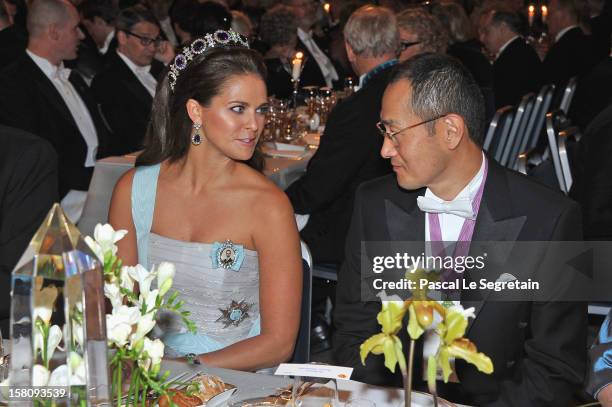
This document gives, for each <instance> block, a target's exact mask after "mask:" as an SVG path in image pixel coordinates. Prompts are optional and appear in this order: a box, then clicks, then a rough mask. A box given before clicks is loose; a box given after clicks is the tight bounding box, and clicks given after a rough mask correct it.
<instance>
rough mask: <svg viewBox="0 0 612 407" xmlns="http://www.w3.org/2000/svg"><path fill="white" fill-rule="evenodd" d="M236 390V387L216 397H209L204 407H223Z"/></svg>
mask: <svg viewBox="0 0 612 407" xmlns="http://www.w3.org/2000/svg"><path fill="white" fill-rule="evenodd" d="M237 390H238V388H237V387H234V388H231V389H227V390H225V391H223V392H221V393H219V394H217V395H216V396H213V397H211V398H210V399H209V400H208V401H207V402H206V404H204V405H205V406H206V407H225V406H227V403H228V402H229V400H230V399H231V398H232V396H233V395H234V393H236V391H237Z"/></svg>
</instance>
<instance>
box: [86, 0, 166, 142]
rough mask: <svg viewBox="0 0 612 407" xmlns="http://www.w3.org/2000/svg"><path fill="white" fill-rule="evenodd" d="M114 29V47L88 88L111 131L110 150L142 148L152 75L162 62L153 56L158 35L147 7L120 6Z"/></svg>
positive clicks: (151, 96) (158, 32)
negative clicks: (90, 89) (105, 64)
mask: <svg viewBox="0 0 612 407" xmlns="http://www.w3.org/2000/svg"><path fill="white" fill-rule="evenodd" d="M116 32H117V34H116V36H117V41H118V46H117V50H116V51H111V52H110V53H109V54H108V56H107V64H108V65H107V67H106V69H105V70H104V71H103V72H101V73H100V74H98V75H97V76H96V77H95V78H94V80H93V82H92V84H91V88H92V90H93V92H94V95H95V97H96V100H97V101H98V103H99V104H100V107H101V109H102V113H103V115H104V118H105V119H106V120H107V122H108V124H109V126H110V128H111V130H112V132H113V137H112V141H111V145H112V152H113V153H114V154H126V153H132V152H134V151H137V150H140V149H142V143H143V140H144V136H145V132H146V130H147V123H148V121H149V115H150V113H151V104H152V103H153V96H154V95H155V88H156V86H157V79H156V78H157V77H158V75H159V74H160V73H161V71H162V70H163V68H164V66H163V64H162V63H161V62H158V61H157V60H155V59H154V57H155V51H156V49H157V46H158V45H159V44H160V43H161V37H160V36H159V35H160V28H159V26H158V23H157V20H156V19H155V17H154V16H153V14H151V12H150V11H148V10H147V9H145V8H141V7H138V6H137V7H131V8H127V9H124V10H122V11H121V13H120V14H119V16H118V17H117V22H116Z"/></svg>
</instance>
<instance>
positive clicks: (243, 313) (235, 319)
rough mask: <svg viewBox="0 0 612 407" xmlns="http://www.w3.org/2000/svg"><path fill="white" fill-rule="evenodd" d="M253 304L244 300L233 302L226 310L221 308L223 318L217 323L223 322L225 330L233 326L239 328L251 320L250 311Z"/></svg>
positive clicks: (218, 319)
mask: <svg viewBox="0 0 612 407" xmlns="http://www.w3.org/2000/svg"><path fill="white" fill-rule="evenodd" d="M252 306H253V304H249V303H247V302H246V301H244V300H242V301H240V302H238V301H236V300H232V303H231V304H230V305H229V306H228V307H227V308H225V309H223V308H219V311H221V316H220V317H219V318H217V321H216V322H222V323H223V324H224V326H223V328H227V327H229V326H231V325H234V326H238V325H240V323H241V322H242V321H244V320H245V319H247V318H249V317H250V315H249V310H250V309H251V307H252Z"/></svg>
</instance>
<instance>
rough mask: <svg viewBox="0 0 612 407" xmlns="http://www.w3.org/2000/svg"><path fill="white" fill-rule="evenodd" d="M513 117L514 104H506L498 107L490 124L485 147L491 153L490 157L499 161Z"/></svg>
mask: <svg viewBox="0 0 612 407" xmlns="http://www.w3.org/2000/svg"><path fill="white" fill-rule="evenodd" d="M513 118H514V108H513V107H512V106H504V107H502V108H499V109H497V111H496V112H495V115H494V116H493V119H491V123H490V124H489V130H488V131H487V135H486V137H485V142H484V145H483V149H484V150H485V151H486V152H487V153H488V154H489V157H493V158H494V159H495V160H496V161H498V162H499V160H500V159H501V155H502V152H503V149H504V146H505V145H506V141H507V139H508V134H509V133H510V127H511V126H512V119H513Z"/></svg>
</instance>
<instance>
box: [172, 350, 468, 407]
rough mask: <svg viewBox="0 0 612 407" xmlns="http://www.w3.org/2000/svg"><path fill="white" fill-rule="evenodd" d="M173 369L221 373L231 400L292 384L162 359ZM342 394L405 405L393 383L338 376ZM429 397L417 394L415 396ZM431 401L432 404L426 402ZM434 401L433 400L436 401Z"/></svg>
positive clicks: (381, 406)
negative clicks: (231, 390) (385, 384)
mask: <svg viewBox="0 0 612 407" xmlns="http://www.w3.org/2000/svg"><path fill="white" fill-rule="evenodd" d="M164 370H169V371H170V372H171V374H170V377H173V376H175V375H177V374H180V373H182V372H185V371H189V372H193V373H194V374H195V373H196V372H203V373H207V374H211V375H215V376H219V377H220V378H221V379H223V381H225V382H226V383H230V384H233V385H235V386H236V387H237V388H238V391H237V392H236V394H235V395H234V396H233V397H232V399H231V400H230V404H231V403H233V402H237V401H241V400H246V399H250V398H256V397H266V396H270V395H273V394H278V393H279V392H280V390H281V389H285V388H287V387H288V386H290V385H291V384H292V380H291V379H290V378H288V377H284V376H272V375H269V374H261V373H249V372H241V371H237V370H229V369H221V368H215V367H208V366H203V365H193V364H187V363H184V362H177V361H170V360H165V361H164V362H163V363H162V371H164ZM337 383H338V398H339V400H340V402H341V405H344V402H346V401H347V400H350V399H367V400H370V401H372V402H374V403H375V404H376V407H384V406H391V407H403V405H404V397H403V390H402V389H399V388H391V387H379V386H372V385H369V384H365V383H361V382H357V381H354V380H338V382H337ZM421 395H422V394H421ZM415 398H416V399H417V400H422V399H427V401H429V397H427V398H425V397H424V396H421V397H419V395H417V394H415V395H414V396H413V400H415ZM423 405H424V406H425V405H428V404H423ZM432 405H433V404H432ZM440 406H441V407H442V406H443V404H440ZM454 406H456V407H468V406H463V405H461V404H454Z"/></svg>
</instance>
